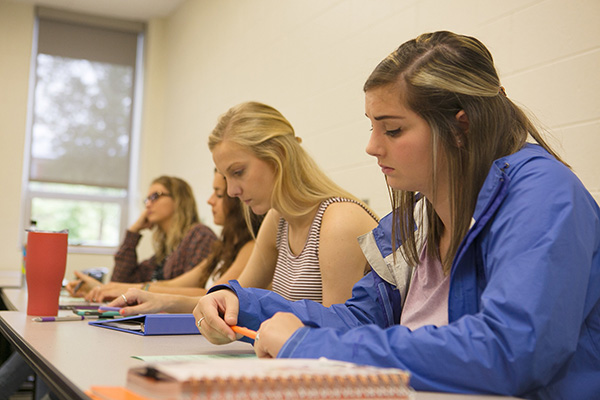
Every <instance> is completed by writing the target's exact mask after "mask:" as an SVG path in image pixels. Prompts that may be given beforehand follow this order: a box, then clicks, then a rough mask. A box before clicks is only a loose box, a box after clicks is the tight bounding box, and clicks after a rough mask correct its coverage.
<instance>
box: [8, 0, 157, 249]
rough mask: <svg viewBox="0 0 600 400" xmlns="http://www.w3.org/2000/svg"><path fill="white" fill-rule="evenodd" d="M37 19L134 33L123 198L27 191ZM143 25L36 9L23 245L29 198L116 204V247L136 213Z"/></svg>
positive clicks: (78, 247) (24, 183)
mask: <svg viewBox="0 0 600 400" xmlns="http://www.w3.org/2000/svg"><path fill="white" fill-rule="evenodd" d="M40 18H47V19H54V20H56V21H62V22H67V23H73V22H76V23H77V24H81V25H90V26H94V27H96V28H106V29H113V30H114V29H120V30H125V31H129V32H135V33H137V45H136V59H135V65H134V79H133V94H132V96H133V98H132V106H131V119H130V135H129V176H128V185H127V188H126V194H125V196H117V195H110V194H107V195H99V194H72V193H65V192H47V191H43V190H35V189H33V190H32V189H30V166H31V151H32V140H33V124H34V107H35V90H36V85H37V55H38V37H39V28H38V27H39V21H40ZM145 35H146V25H145V24H143V23H141V22H136V21H125V20H118V19H114V18H105V17H96V16H91V15H85V14H79V13H73V12H66V11H62V10H60V11H59V10H54V9H51V8H46V7H38V8H36V18H35V21H34V31H33V43H32V52H31V61H30V68H29V71H30V72H29V93H28V103H27V124H26V135H25V149H24V157H23V176H22V186H21V188H22V190H21V202H22V209H21V226H20V229H19V232H20V233H19V242H20V243H24V242H25V234H26V232H25V229H26V228H27V227H28V226H29V221H30V220H31V208H32V201H33V198H43V199H60V200H75V201H77V200H79V201H98V202H102V203H109V204H110V203H112V204H118V205H119V206H120V208H121V218H120V223H119V238H118V242H119V243H120V242H121V241H122V240H123V235H124V233H125V231H126V229H127V226H128V224H129V216H130V215H131V211H132V210H133V211H135V210H137V209H138V207H136V205H135V201H134V199H135V198H136V195H135V194H136V193H137V192H138V189H139V185H138V181H139V179H138V177H139V168H138V165H139V159H140V154H139V153H140V142H141V140H140V136H141V120H142V102H143V89H144V88H143V82H144V68H143V60H144V50H145V49H144V47H145ZM119 243H118V244H117V245H116V246H94V245H86V244H81V245H69V247H68V252H69V253H82V254H113V253H114V252H115V251H116V249H117V247H118V246H119Z"/></svg>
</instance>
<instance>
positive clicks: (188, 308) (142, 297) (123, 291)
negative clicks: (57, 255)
mask: <svg viewBox="0 0 600 400" xmlns="http://www.w3.org/2000/svg"><path fill="white" fill-rule="evenodd" d="M207 203H208V204H209V205H210V206H211V208H212V214H213V221H214V223H215V225H219V226H222V227H223V229H222V230H221V235H220V237H219V240H217V241H215V243H214V244H213V246H212V249H211V253H210V255H209V256H208V257H206V258H205V259H204V260H203V261H202V262H200V263H199V264H198V265H196V266H195V267H194V268H192V269H191V270H189V271H187V272H185V273H183V274H181V275H179V276H177V277H175V278H172V279H166V280H160V281H156V282H144V283H125V282H114V281H113V282H110V283H108V284H106V285H98V286H96V287H94V288H93V289H92V290H91V291H90V292H89V293H88V294H87V295H86V296H85V297H86V299H91V298H95V299H96V300H97V301H103V300H107V299H115V301H114V302H113V303H111V305H118V306H120V307H126V308H125V309H124V310H123V312H122V314H123V315H132V314H136V313H146V314H147V313H154V312H192V310H193V309H194V306H195V305H196V303H197V302H198V298H197V297H193V296H202V295H204V294H206V291H207V289H209V288H210V287H211V286H213V285H214V284H221V283H227V282H228V281H229V280H231V279H237V278H238V276H239V275H240V274H241V272H242V271H243V269H244V267H245V266H246V263H247V262H248V258H249V257H250V254H251V253H252V250H253V249H254V237H255V236H256V234H257V232H258V228H259V227H260V224H261V222H262V219H263V217H262V216H258V215H254V214H252V215H250V220H249V221H246V218H245V214H244V209H243V207H242V204H241V201H240V200H239V199H237V198H235V197H229V196H228V195H227V183H226V181H225V177H224V176H223V175H221V174H220V173H219V172H217V171H215V174H214V179H213V194H212V195H211V196H210V197H209V199H208V201H207ZM249 227H250V228H251V229H249ZM83 279H85V280H86V281H91V280H92V279H93V278H91V277H83ZM140 289H143V290H140ZM163 294H164V295H167V294H168V295H169V296H162V295H163ZM128 306H132V307H128Z"/></svg>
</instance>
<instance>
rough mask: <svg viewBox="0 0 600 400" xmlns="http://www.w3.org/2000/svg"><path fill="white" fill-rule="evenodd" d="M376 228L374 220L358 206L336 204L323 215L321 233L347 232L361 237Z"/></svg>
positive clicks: (331, 205)
mask: <svg viewBox="0 0 600 400" xmlns="http://www.w3.org/2000/svg"><path fill="white" fill-rule="evenodd" d="M376 226H377V221H376V220H375V218H374V217H373V216H372V215H371V214H369V212H368V211H367V210H366V209H364V208H363V207H361V206H360V205H358V204H356V203H354V202H350V201H344V202H336V203H332V204H330V205H329V207H327V209H326V210H325V212H324V213H323V222H322V224H321V233H322V234H323V233H325V234H327V233H332V234H339V233H340V232H344V231H348V233H349V234H352V235H357V234H358V235H361V234H363V233H366V232H368V231H370V230H372V229H373V228H375V227H376Z"/></svg>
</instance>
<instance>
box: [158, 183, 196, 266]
mask: <svg viewBox="0 0 600 400" xmlns="http://www.w3.org/2000/svg"><path fill="white" fill-rule="evenodd" d="M152 184H160V185H163V186H164V187H165V189H166V190H167V192H168V193H169V194H170V195H171V198H172V199H173V202H174V203H175V204H174V206H175V207H174V208H175V211H174V213H173V217H172V220H171V224H170V225H169V231H168V232H165V231H163V230H162V228H160V227H159V226H157V227H156V229H155V230H154V235H153V236H152V239H153V240H152V242H153V246H154V254H155V256H156V262H157V263H158V264H160V263H162V262H163V261H164V260H165V258H166V257H167V256H168V255H169V254H171V253H172V252H173V250H175V249H176V248H177V246H179V244H180V243H181V240H183V238H184V237H185V235H186V234H187V233H188V231H189V230H190V229H191V228H192V227H193V226H194V225H196V224H198V223H199V222H200V218H199V217H198V209H197V207H196V200H195V198H194V193H193V192H192V188H191V187H190V185H188V183H187V182H186V181H184V180H183V179H180V178H176V177H174V176H164V175H163V176H160V177H158V178H156V179H154V180H153V181H152Z"/></svg>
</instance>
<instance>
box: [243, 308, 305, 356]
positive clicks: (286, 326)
mask: <svg viewBox="0 0 600 400" xmlns="http://www.w3.org/2000/svg"><path fill="white" fill-rule="evenodd" d="M303 326H304V324H303V323H302V321H300V319H299V318H298V317H296V316H295V315H294V314H292V313H282V312H278V313H276V314H275V315H274V316H273V317H272V318H270V319H268V320H266V321H264V322H263V323H262V324H261V325H260V329H259V330H258V332H257V335H256V339H255V340H254V352H255V353H256V355H257V356H258V357H262V358H275V357H277V354H279V351H280V350H281V348H282V347H283V345H284V344H285V342H287V341H288V339H289V338H290V337H291V336H292V335H293V334H294V332H296V331H297V330H298V329H299V328H301V327H303Z"/></svg>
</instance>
